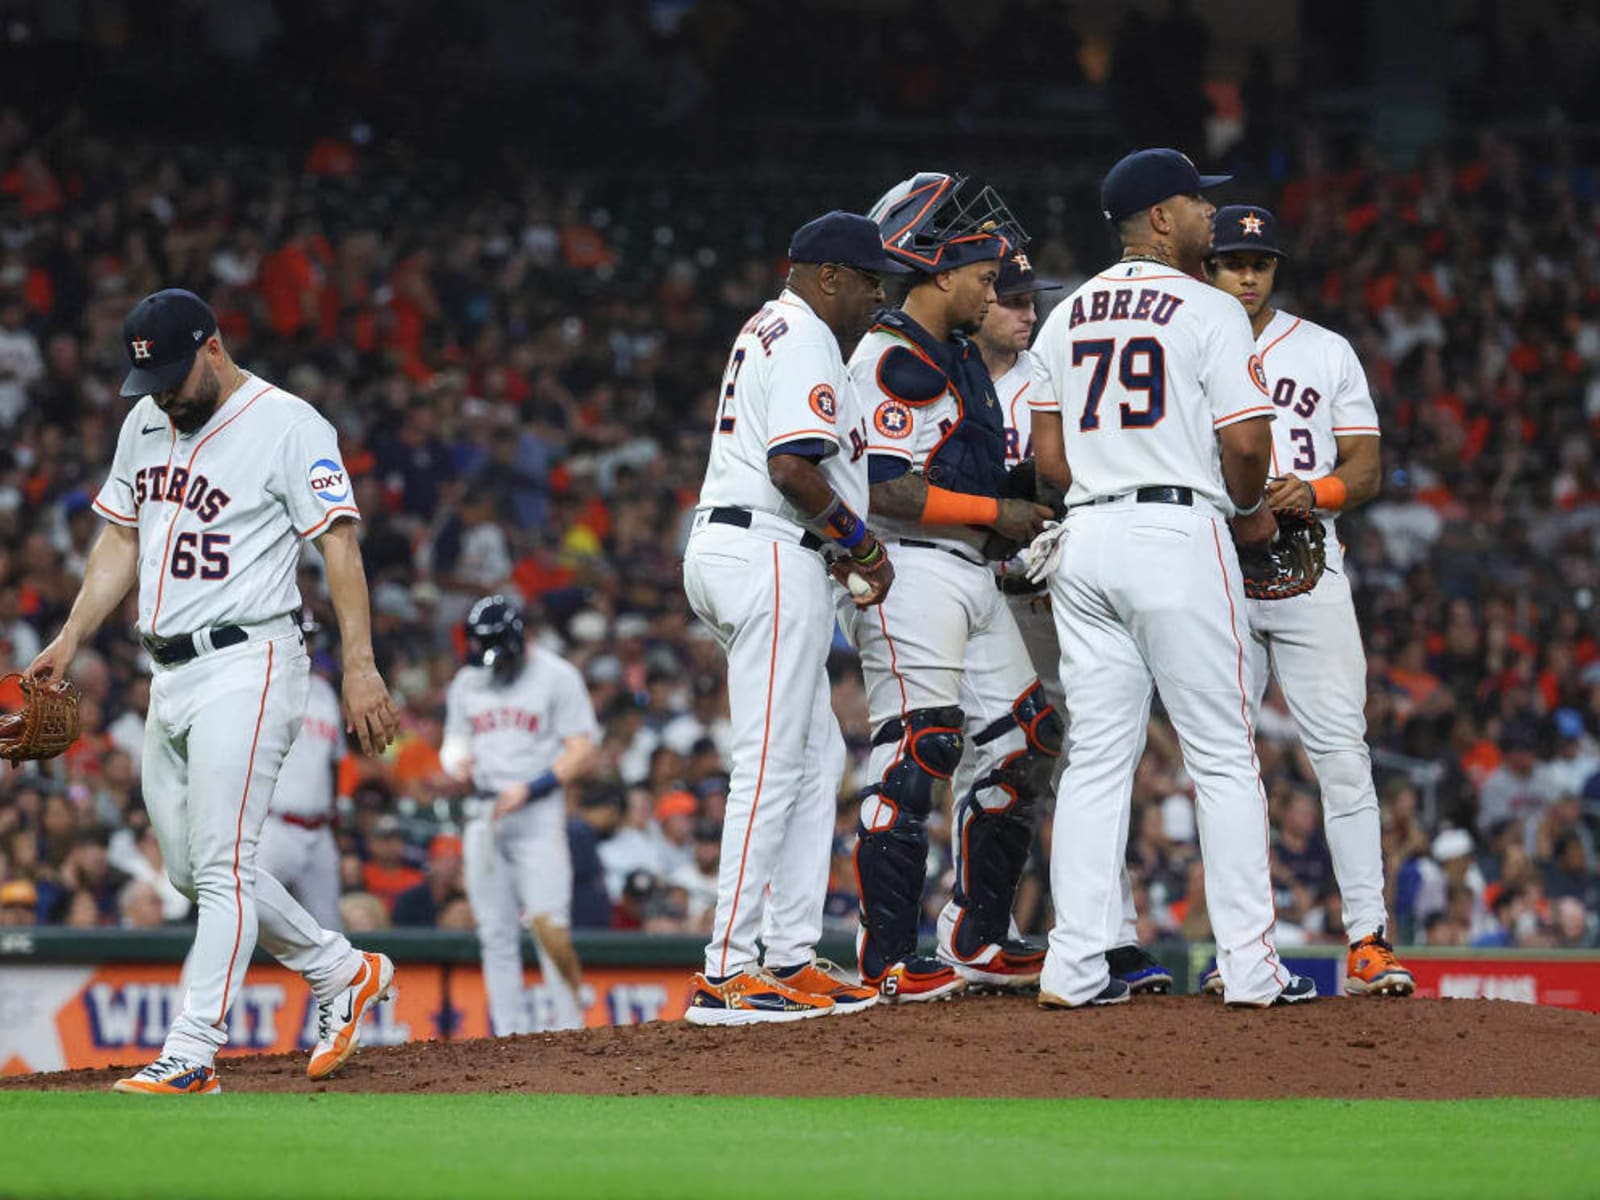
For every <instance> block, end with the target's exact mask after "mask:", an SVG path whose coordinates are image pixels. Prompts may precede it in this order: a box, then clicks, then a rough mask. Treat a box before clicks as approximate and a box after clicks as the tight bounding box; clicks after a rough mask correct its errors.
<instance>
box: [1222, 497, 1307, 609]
mask: <svg viewBox="0 0 1600 1200" xmlns="http://www.w3.org/2000/svg"><path fill="white" fill-rule="evenodd" d="M1273 516H1275V517H1276V518H1277V519H1278V536H1277V537H1275V538H1273V539H1272V541H1271V542H1269V543H1267V544H1266V545H1264V546H1248V547H1241V548H1240V550H1239V569H1240V570H1241V571H1243V572H1244V594H1245V595H1246V596H1249V597H1250V599H1252V600H1287V599H1288V598H1289V597H1290V596H1303V595H1304V594H1305V593H1307V592H1309V591H1310V590H1311V589H1312V588H1314V587H1316V586H1317V581H1318V580H1320V579H1321V578H1322V572H1323V570H1324V568H1326V566H1327V555H1326V551H1325V542H1326V540H1327V533H1326V531H1325V530H1324V529H1323V525H1322V520H1321V518H1319V517H1318V516H1317V514H1316V513H1314V512H1312V511H1311V510H1310V509H1309V508H1283V509H1279V510H1277V511H1276V512H1274V513H1273Z"/></svg>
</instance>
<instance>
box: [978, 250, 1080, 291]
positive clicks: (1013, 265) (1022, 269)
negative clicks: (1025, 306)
mask: <svg viewBox="0 0 1600 1200" xmlns="http://www.w3.org/2000/svg"><path fill="white" fill-rule="evenodd" d="M1066 286H1067V285H1066V284H1064V283H1057V282H1056V281H1055V280H1054V279H1044V278H1042V277H1041V276H1038V275H1035V274H1034V273H1033V263H1032V262H1030V261H1029V259H1028V252H1027V250H1025V249H1024V248H1023V247H1021V246H1018V247H1017V248H1016V249H1014V250H1011V251H1009V252H1008V253H1007V254H1006V256H1005V257H1004V258H1002V259H1001V260H1000V278H999V279H997V280H995V283H994V293H995V295H997V296H1001V297H1004V296H1026V295H1028V294H1029V293H1031V292H1058V291H1060V290H1061V289H1062V288H1064V287H1066Z"/></svg>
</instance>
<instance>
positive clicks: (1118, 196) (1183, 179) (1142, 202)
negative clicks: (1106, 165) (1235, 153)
mask: <svg viewBox="0 0 1600 1200" xmlns="http://www.w3.org/2000/svg"><path fill="white" fill-rule="evenodd" d="M1232 178H1233V176H1232V175H1202V174H1200V171H1199V170H1198V168H1196V167H1195V165H1194V163H1192V162H1190V161H1189V156H1188V155H1187V154H1184V153H1182V152H1181V151H1178V150H1135V151H1134V152H1133V153H1132V154H1130V155H1128V156H1127V157H1126V158H1124V159H1123V160H1122V161H1121V162H1119V163H1117V165H1116V166H1114V167H1112V168H1111V170H1109V171H1107V172H1106V177H1105V180H1104V181H1103V182H1102V183H1101V184H1100V207H1101V208H1102V209H1103V210H1104V211H1105V214H1106V220H1108V221H1111V222H1116V221H1120V220H1122V218H1124V217H1129V216H1132V215H1133V214H1134V213H1136V212H1139V211H1141V210H1143V209H1146V208H1149V207H1150V206H1151V205H1152V204H1160V203H1161V202H1162V201H1163V200H1165V199H1167V197H1169V196H1193V195H1195V194H1196V193H1198V192H1203V191H1205V190H1206V189H1207V188H1213V187H1216V186H1217V185H1218V184H1219V183H1227V182H1228V180H1230V179H1232Z"/></svg>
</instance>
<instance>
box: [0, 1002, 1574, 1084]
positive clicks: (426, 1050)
mask: <svg viewBox="0 0 1600 1200" xmlns="http://www.w3.org/2000/svg"><path fill="white" fill-rule="evenodd" d="M222 1069H223V1082H224V1087H225V1088H226V1090H228V1091H235V1092H322V1091H330V1092H392V1093H426V1092H529V1093H539V1092H565V1093H577V1094H586V1095H607V1096H638V1095H689V1096H697V1095H762V1096H859V1095H877V1096H910V1097H917V1096H1026V1097H1052V1096H1059V1097H1067V1096H1104V1097H1112V1098H1131V1097H1217V1098H1231V1099H1281V1098H1287V1097H1296V1096H1324V1097H1346V1098H1357V1099H1378V1098H1410V1099H1464V1098H1474V1097H1490V1096H1594V1095H1600V1015H1597V1014H1592V1013H1581V1012H1571V1011H1567V1010H1564V1009H1555V1008H1539V1007H1535V1006H1533V1005H1526V1004H1515V1003H1511V1002H1509V1001H1496V1000H1377V999H1364V1000H1353V999H1342V1000H1324V1001H1319V1002H1317V1003H1315V1004H1309V1005H1302V1006H1298V1007H1294V1008H1276V1009H1270V1010H1267V1011H1246V1012H1238V1011H1234V1010H1231V1009H1227V1008H1224V1007H1223V1006H1222V1005H1220V1004H1218V1003H1216V1002H1215V1001H1213V1000H1208V999H1203V998H1200V997H1195V996H1169V997H1146V998H1141V999H1139V1000H1137V1001H1135V1002H1134V1003H1132V1004H1126V1005H1122V1006H1119V1007H1116V1008H1105V1009H1092V1010H1084V1011H1078V1012H1046V1011H1043V1010H1041V1009H1039V1008H1038V1007H1037V1006H1036V1005H1035V1004H1034V1002H1033V1001H1032V1000H1031V999H1024V998H1018V997H971V998H965V999H959V1000H955V1001H951V1002H947V1003H940V1004H917V1005H907V1006H903V1007H897V1008H888V1007H882V1006H880V1007H878V1008H875V1009H872V1010H870V1011H868V1012H864V1013H857V1014H852V1015H850V1016H841V1017H828V1018H822V1019H818V1020H812V1021H804V1022H800V1023H798V1024H792V1025H768V1026H758V1027H754V1028H743V1029H698V1028H695V1027H693V1026H690V1025H687V1024H685V1023H683V1022H654V1023H652V1024H648V1025H636V1026H623V1027H618V1028H605V1029H586V1030H580V1031H577V1032H573V1033H560V1034H536V1035H533V1036H530V1037H520V1038H507V1039H500V1040H481V1041H465V1042H419V1043H412V1044H410V1045H405V1046H396V1047H391V1048H387V1049H370V1050H366V1051H363V1052H362V1053H361V1054H359V1055H358V1056H357V1057H356V1058H354V1059H352V1060H351V1062H350V1063H349V1065H347V1066H346V1067H345V1069H344V1070H343V1071H342V1072H341V1073H340V1074H339V1075H338V1076H337V1077H336V1078H334V1079H333V1080H331V1081H329V1082H327V1083H321V1084H313V1083H310V1082H308V1081H307V1080H306V1078H305V1057H304V1056H303V1055H272V1056H263V1057H241V1058H229V1059H227V1060H225V1061H224V1063H223V1068H222ZM125 1073H126V1072H125V1071H119V1070H96V1071H64V1072H59V1073H56V1074H50V1075H32V1076H23V1077H20V1078H15V1079H9V1080H4V1081H0V1087H8V1088H18V1087H22V1088H49V1089H63V1088H94V1089H98V1088H104V1087H108V1086H109V1085H110V1084H111V1083H112V1082H113V1081H114V1080H115V1079H117V1078H118V1077H120V1076H121V1075H123V1074H125Z"/></svg>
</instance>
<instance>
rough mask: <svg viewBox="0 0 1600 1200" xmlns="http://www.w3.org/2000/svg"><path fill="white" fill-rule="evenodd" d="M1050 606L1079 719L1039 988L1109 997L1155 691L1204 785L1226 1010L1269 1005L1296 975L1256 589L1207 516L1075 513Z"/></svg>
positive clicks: (1166, 509)
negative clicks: (1286, 944) (1281, 879)
mask: <svg viewBox="0 0 1600 1200" xmlns="http://www.w3.org/2000/svg"><path fill="white" fill-rule="evenodd" d="M1050 593H1051V599H1052V604H1053V606H1054V609H1055V620H1056V633H1057V636H1058V637H1059V638H1060V641H1061V680H1062V684H1063V687H1064V690H1065V693H1066V698H1067V712H1068V715H1069V720H1068V724H1067V769H1066V773H1065V775H1064V777H1063V779H1062V782H1061V794H1060V799H1059V801H1058V802H1057V804H1056V820H1055V829H1054V839H1053V846H1052V853H1051V864H1050V879H1051V888H1052V891H1053V893H1054V899H1055V907H1056V924H1055V928H1054V929H1053V930H1052V931H1051V933H1050V948H1049V953H1048V955H1047V957H1046V959H1045V966H1044V974H1043V977H1042V978H1041V980H1040V986H1041V988H1043V990H1045V991H1048V992H1052V993H1054V994H1056V995H1058V996H1060V997H1062V998H1063V999H1065V1000H1066V1001H1067V1002H1069V1003H1072V1004H1082V1003H1085V1002H1087V1001H1089V1000H1091V999H1092V998H1093V997H1094V996H1095V995H1096V994H1098V993H1099V992H1100V991H1101V989H1102V988H1104V987H1105V986H1106V984H1107V982H1108V978H1109V976H1108V971H1107V967H1106V962H1105V958H1104V954H1105V951H1107V950H1108V949H1111V948H1112V946H1113V942H1112V940H1111V939H1110V938H1109V937H1108V931H1109V930H1112V929H1116V928H1118V927H1119V926H1120V924H1121V923H1122V920H1123V913H1124V908H1125V896H1124V889H1123V887H1122V886H1121V885H1120V884H1119V881H1118V868H1119V867H1120V866H1121V863H1122V856H1123V853H1124V848H1125V847H1126V845H1127V837H1128V820H1129V813H1130V806H1131V803H1132V795H1133V775H1134V768H1135V767H1136V766H1137V765H1138V760H1139V754H1140V753H1141V751H1142V749H1143V746H1144V728H1145V724H1146V721H1147V720H1148V717H1149V712H1150V701H1151V695H1152V686H1151V685H1152V682H1153V683H1154V685H1155V686H1156V687H1157V688H1159V689H1160V691H1161V699H1162V702H1163V703H1164V704H1165V706H1166V709H1167V713H1168V715H1169V716H1170V718H1171V719H1172V723H1173V726H1174V727H1175V728H1176V730H1177V733H1178V738H1179V741H1180V743H1181V745H1182V748H1183V757H1184V763H1185V765H1186V766H1187V768H1188V771H1189V774H1190V776H1191V777H1192V778H1193V779H1194V781H1195V788H1196V792H1197V799H1198V820H1199V829H1200V850H1201V854H1202V856H1203V858H1204V860H1205V866H1206V902H1207V909H1208V911H1209V913H1210V916H1211V924H1212V929H1213V932H1214V934H1215V936H1216V939H1217V961H1218V965H1219V966H1220V967H1221V970H1222V978H1223V983H1224V984H1225V986H1226V993H1225V996H1226V999H1227V1000H1229V1001H1238V1002H1244V1003H1266V1002H1269V1001H1270V1000H1271V999H1273V998H1274V997H1275V996H1276V995H1277V994H1278V993H1279V992H1280V991H1282V989H1283V987H1284V985H1285V983H1286V982H1287V981H1288V972H1287V971H1285V970H1284V968H1283V967H1282V966H1281V964H1280V963H1279V961H1278V956H1277V951H1276V949H1275V947H1274V945H1273V940H1272V929H1273V921H1274V915H1273V905H1272V884H1271V878H1270V874H1269V870H1268V857H1267V855H1268V837H1269V832H1268V825H1267V804H1266V796H1265V794H1264V793H1263V791H1262V788H1261V777H1260V773H1259V768H1258V764H1257V761H1256V754H1255V739H1254V733H1253V726H1252V724H1251V720H1250V704H1249V699H1248V696H1247V693H1246V682H1245V671H1246V662H1245V659H1246V649H1245V645H1246V643H1247V642H1248V640H1249V630H1248V628H1247V625H1246V620H1247V614H1246V611H1245V606H1244V605H1245V601H1244V584H1243V580H1242V578H1241V576H1240V574H1239V561H1238V556H1237V554H1236V553H1235V551H1234V548H1233V543H1232V541H1231V539H1230V537H1229V533H1228V530H1227V527H1226V525H1225V523H1224V522H1223V520H1222V518H1221V517H1220V516H1219V515H1217V514H1215V512H1214V510H1212V509H1210V508H1209V506H1206V507H1202V508H1192V507H1187V506H1180V505H1170V504H1138V503H1136V502H1134V501H1133V500H1131V499H1129V500H1127V501H1121V502H1117V503H1112V504H1105V505H1093V506H1088V507H1083V508H1077V509H1074V510H1072V511H1071V512H1069V513H1068V515H1067V535H1066V540H1065V547H1064V550H1063V553H1062V557H1061V562H1060V565H1059V567H1058V568H1057V572H1056V574H1055V576H1054V577H1053V578H1052V579H1051V582H1050Z"/></svg>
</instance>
